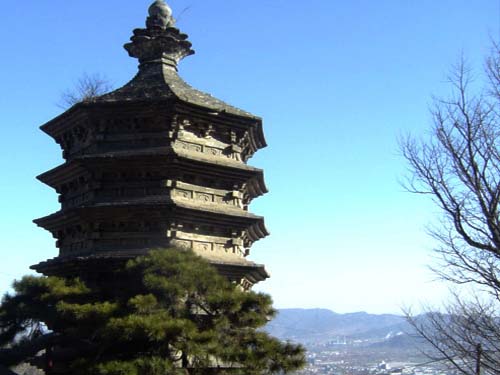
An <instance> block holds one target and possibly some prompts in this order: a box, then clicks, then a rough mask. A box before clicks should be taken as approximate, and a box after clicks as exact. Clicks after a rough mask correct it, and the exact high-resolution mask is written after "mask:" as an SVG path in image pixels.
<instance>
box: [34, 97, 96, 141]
mask: <svg viewBox="0 0 500 375" xmlns="http://www.w3.org/2000/svg"><path fill="white" fill-rule="evenodd" d="M91 104H92V103H91V102H80V103H76V104H75V105H73V106H72V107H71V108H69V109H68V110H66V111H64V112H63V113H61V114H60V115H58V116H56V117H54V118H53V119H52V120H50V121H48V122H46V123H45V124H43V125H41V126H40V129H41V130H42V131H43V132H44V133H46V134H48V135H50V136H51V137H52V138H56V137H57V136H58V135H59V134H60V133H61V132H63V131H64V130H66V128H67V126H68V124H70V123H72V122H74V121H75V120H77V119H78V117H79V116H81V117H85V116H87V113H86V112H85V111H84V109H87V108H88V107H89V106H90V105H91Z"/></svg>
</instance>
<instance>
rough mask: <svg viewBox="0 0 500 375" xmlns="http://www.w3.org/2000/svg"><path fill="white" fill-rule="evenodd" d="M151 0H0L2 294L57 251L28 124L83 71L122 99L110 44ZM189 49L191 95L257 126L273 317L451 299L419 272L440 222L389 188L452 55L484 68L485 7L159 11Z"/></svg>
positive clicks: (119, 60) (47, 114)
mask: <svg viewBox="0 0 500 375" xmlns="http://www.w3.org/2000/svg"><path fill="white" fill-rule="evenodd" d="M149 3H150V1H149V0H135V1H130V2H129V1H118V0H106V1H105V2H102V1H96V0H88V1H62V0H51V1H34V0H28V1H23V2H6V3H5V4H2V10H3V14H4V15H5V16H4V17H3V18H4V19H3V20H2V23H1V24H0V32H1V35H3V39H2V50H3V58H2V59H1V60H0V114H1V118H2V134H3V136H2V137H1V138H0V142H1V150H2V151H1V152H2V157H1V158H0V167H1V170H2V183H1V184H0V207H1V208H2V215H0V228H1V229H0V230H1V236H0V249H1V251H2V257H1V261H0V292H2V291H6V290H7V289H8V287H9V284H10V282H11V280H12V279H13V278H17V277H20V276H21V275H23V274H25V273H26V272H28V267H29V265H31V264H34V263H37V262H39V261H40V260H43V259H46V258H50V257H53V256H56V254H57V253H56V248H55V246H54V241H53V239H52V238H51V236H50V235H49V234H48V233H47V232H45V231H44V230H42V229H40V228H37V227H36V226H35V225H34V224H32V222H31V220H32V219H34V218H37V217H41V216H44V215H46V214H49V213H51V212H54V211H56V210H57V209H58V204H57V197H56V194H55V193H54V192H53V191H52V190H51V189H50V188H48V187H46V186H44V185H43V184H41V183H39V182H38V181H37V180H35V178H34V177H35V176H36V175H38V174H40V173H41V172H43V171H46V170H48V169H50V168H52V167H54V166H56V165H58V164H59V163H61V161H62V159H61V152H60V150H59V148H58V146H57V145H56V144H55V143H54V142H53V140H52V139H51V138H49V137H48V136H46V135H44V134H43V133H42V132H41V131H39V130H38V126H39V125H41V124H43V123H45V122H46V121H48V120H50V119H51V118H52V117H54V116H56V115H57V114H59V113H60V112H61V109H60V108H59V107H58V106H57V103H58V102H59V100H60V95H61V93H62V92H63V91H64V90H66V89H67V88H69V87H71V86H72V85H73V84H74V82H75V80H77V79H78V78H79V77H81V76H82V75H83V74H84V73H89V74H93V73H100V74H102V75H104V76H106V77H108V78H109V79H110V80H111V81H112V82H113V83H114V85H115V87H119V86H121V85H123V84H124V83H126V82H127V81H128V80H129V79H131V78H132V76H133V75H134V74H135V72H136V69H137V68H136V66H137V62H136V60H134V59H132V58H130V57H128V55H127V53H126V52H125V50H123V48H122V45H123V44H124V43H126V42H127V41H128V40H129V37H130V36H131V32H132V29H134V28H136V27H143V25H144V20H145V17H146V14H147V7H148V6H149ZM169 4H170V6H171V7H172V9H173V11H174V16H176V17H177V18H178V23H177V26H178V27H179V28H180V29H181V31H183V32H185V33H187V34H189V37H190V38H189V39H190V41H191V42H192V43H193V48H194V49H195V50H196V55H194V56H191V57H188V58H186V59H185V60H184V61H183V62H182V63H181V65H180V75H181V76H182V77H183V78H184V79H185V80H186V81H188V82H189V83H190V84H192V85H193V86H195V87H197V88H198V89H201V90H203V91H206V92H210V93H211V94H213V95H214V96H216V97H218V98H221V99H223V100H225V101H227V102H229V103H231V104H233V105H235V106H238V107H240V108H243V109H246V110H248V111H250V112H253V113H255V114H257V115H259V116H262V117H263V119H264V131H265V135H266V138H267V141H268V144H269V147H268V148H266V149H264V150H261V151H260V152H258V153H257V155H256V156H255V157H254V158H253V159H251V161H250V163H251V164H252V165H255V166H258V167H261V168H264V170H265V175H266V181H267V185H268V187H269V189H270V193H269V194H267V195H266V196H264V197H261V198H259V199H257V200H256V201H255V202H254V203H253V204H252V211H253V212H255V213H258V214H261V215H264V216H265V218H266V224H267V227H268V228H269V230H270V232H271V236H270V237H268V238H266V239H264V240H262V241H259V242H258V243H256V244H255V245H254V246H253V248H252V252H251V259H252V260H254V261H256V262H259V263H265V264H266V266H267V268H268V269H269V271H270V272H271V274H272V277H271V279H270V280H268V281H266V282H264V283H262V284H259V285H258V287H257V289H258V290H262V291H266V292H268V293H270V294H271V295H272V296H273V298H274V300H275V303H276V306H277V307H325V308H330V309H332V310H334V311H337V312H351V311H359V310H365V311H369V312H373V313H382V312H395V313H398V312H399V311H400V307H401V306H402V305H403V304H416V303H418V302H419V301H430V302H433V303H437V302H438V301H440V300H441V299H442V298H444V296H445V294H446V288H445V286H444V285H442V284H441V283H440V282H438V281H435V280H434V276H433V275H432V274H431V273H430V272H429V271H428V270H427V268H426V265H427V264H430V263H431V262H432V261H433V260H432V258H431V255H432V254H431V252H430V250H431V248H432V246H433V243H432V240H430V239H429V238H428V237H427V236H426V234H425V231H424V227H425V225H426V223H428V222H430V221H431V220H433V218H436V217H437V215H438V212H437V210H436V209H435V208H434V206H433V205H432V203H431V202H429V201H428V200H426V199H425V198H422V197H419V196H414V195H411V194H409V193H405V192H404V191H403V189H402V188H401V187H400V185H399V184H398V179H400V178H401V177H402V176H403V175H404V173H405V168H406V166H405V163H404V161H403V160H402V158H401V157H400V156H399V154H398V146H397V138H398V135H400V134H405V133H407V132H412V133H414V134H416V135H423V134H425V132H426V130H427V129H428V128H429V125H430V116H429V112H428V107H429V104H430V103H431V96H432V95H437V96H446V95H447V94H448V93H449V92H450V87H449V86H448V85H447V83H446V74H447V71H448V70H449V68H450V67H451V65H452V64H454V63H455V62H456V61H457V60H458V58H459V56H460V55H461V54H462V53H463V54H464V56H466V57H467V59H468V61H469V62H470V64H471V65H472V66H473V67H474V68H476V70H477V72H478V73H479V72H480V71H481V69H482V62H483V57H484V56H485V55H486V54H487V53H488V51H489V49H490V47H491V39H497V40H498V36H499V34H500V31H499V30H500V9H499V7H500V5H499V2H498V1H494V0H478V1H473V2H472V1H467V0H440V1H430V0H419V1H413V0H380V1H369V0H354V1H337V0H310V1H309V2H303V1H301V2H299V1H296V0H287V1H285V0H259V1H244V0H231V1H227V0H225V1H222V0H211V1H207V0H203V1H202V0H171V1H169Z"/></svg>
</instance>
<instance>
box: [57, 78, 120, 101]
mask: <svg viewBox="0 0 500 375" xmlns="http://www.w3.org/2000/svg"><path fill="white" fill-rule="evenodd" d="M112 88H113V87H112V85H111V83H110V82H109V80H108V79H106V78H104V77H102V76H101V75H99V74H92V75H88V74H86V73H85V74H84V75H83V76H82V77H81V78H80V79H78V81H76V83H75V86H74V87H73V88H72V89H68V90H66V91H64V92H63V93H62V95H61V102H60V104H59V107H61V108H64V109H66V108H69V107H71V106H73V105H75V104H76V103H80V102H91V101H92V100H93V99H95V98H96V97H98V96H100V95H103V94H105V93H107V92H109V91H111V90H112Z"/></svg>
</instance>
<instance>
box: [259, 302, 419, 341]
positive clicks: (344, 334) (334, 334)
mask: <svg viewBox="0 0 500 375" xmlns="http://www.w3.org/2000/svg"><path fill="white" fill-rule="evenodd" d="M266 330H267V331H268V332H270V333H271V334H272V335H274V336H276V337H279V338H281V339H290V340H294V341H299V342H304V343H309V342H315V343H321V342H328V341H343V340H347V341H349V342H359V341H360V340H361V341H366V342H367V343H368V342H374V341H382V340H388V339H390V338H392V337H396V336H398V335H400V334H401V333H404V332H411V331H412V330H411V327H410V326H409V325H408V324H407V323H406V321H405V319H404V318H403V317H402V316H399V315H391V314H382V315H375V314H368V313H365V312H356V313H349V314H338V313H335V312H333V311H330V310H327V309H281V310H279V312H278V315H277V317H276V318H275V319H274V320H272V321H271V322H270V323H269V324H268V325H267V327H266Z"/></svg>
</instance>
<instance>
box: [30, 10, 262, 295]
mask: <svg viewBox="0 0 500 375" xmlns="http://www.w3.org/2000/svg"><path fill="white" fill-rule="evenodd" d="M125 49H126V50H127V51H128V53H129V54H130V56H132V57H135V58H138V60H139V72H138V73H137V75H136V76H135V77H134V78H133V79H132V80H131V81H130V82H129V83H127V84H126V85H125V86H123V87H121V88H119V89H117V90H115V91H113V92H110V93H108V94H105V95H102V96H99V97H96V98H92V99H89V100H86V101H83V102H81V103H78V104H76V105H74V106H73V107H71V108H70V109H69V110H67V111H66V112H64V113H63V114H61V115H60V116H58V117H56V118H54V119H53V120H51V121H49V122H48V123H46V124H45V125H43V126H41V129H42V130H43V131H44V132H45V133H47V134H48V135H50V136H51V137H52V138H54V140H55V141H56V142H57V143H58V144H59V145H60V146H61V148H62V150H63V157H64V159H65V162H64V164H62V165H60V166H58V167H56V168H54V169H52V170H50V171H48V172H45V173H43V174H41V175H40V176H38V179H39V180H40V181H42V182H43V183H45V184H47V185H49V186H51V187H53V188H54V189H55V190H56V191H57V193H58V194H59V201H60V203H61V209H60V210H59V211H58V212H56V213H54V214H52V215H49V216H46V217H43V218H40V219H37V220H35V223H36V224H37V225H39V226H41V227H43V228H45V229H46V230H48V231H50V232H51V233H52V234H53V236H54V237H55V238H56V239H57V243H56V244H57V246H58V248H59V255H58V256H57V257H55V258H53V259H49V260H47V261H45V262H42V263H39V264H37V265H35V266H33V267H32V268H34V269H35V270H37V271H39V272H42V273H44V274H47V275H65V274H82V275H83V276H85V274H86V273H87V274H88V273H92V272H105V271H106V269H107V268H108V269H109V267H110V266H111V265H112V264H114V263H116V262H120V261H123V260H124V259H128V258H130V257H134V256H137V255H140V254H144V253H145V252H147V251H148V250H149V249H151V248H158V247H167V246H175V247H178V248H180V249H182V248H189V249H192V250H193V251H195V252H196V253H198V254H200V255H201V256H203V257H205V258H207V259H208V260H209V261H210V262H211V263H213V264H214V265H215V266H216V267H218V268H219V270H220V271H221V273H223V274H225V275H227V276H228V277H230V278H231V279H232V280H234V281H237V282H240V283H241V284H242V285H243V286H244V287H249V286H251V285H253V284H254V283H256V282H258V281H260V280H263V279H265V278H266V277H268V275H267V272H266V271H265V269H264V267H263V266H262V265H258V264H255V263H253V262H251V261H249V260H247V258H246V256H247V255H248V253H249V248H250V246H251V245H252V243H253V242H255V241H257V240H259V239H261V238H263V237H265V236H266V235H267V234H268V233H267V230H266V228H265V225H264V219H263V218H262V217H260V216H256V215H253V214H251V213H249V212H248V205H249V204H250V202H251V201H252V199H254V198H256V197H258V196H260V195H262V194H264V193H266V192H267V189H266V186H265V183H264V179H263V172H262V170H260V169H258V168H254V167H251V166H249V165H247V164H246V163H247V161H248V159H249V158H250V157H251V156H252V155H253V154H254V153H255V152H256V151H257V150H258V149H260V148H262V147H265V146H266V142H265V139H264V135H263V132H262V120H261V119H260V118H259V117H257V116H254V115H252V114H250V113H248V112H246V111H243V110H240V109H238V108H236V107H233V106H231V105H229V104H226V103H224V102H223V101H221V100H218V99H216V98H214V97H212V96H211V95H209V94H206V93H203V92H201V91H198V90H196V89H194V88H192V87H191V86H189V85H188V84H187V83H186V82H184V81H183V80H182V79H181V78H180V77H179V75H178V73H177V64H178V62H179V61H180V60H181V59H182V58H184V57H186V56H189V55H192V54H193V53H194V51H193V50H192V49H191V43H190V42H189V41H188V40H187V35H185V34H182V33H181V32H180V31H179V30H178V29H177V28H175V22H174V19H173V18H172V13H171V10H170V8H169V7H168V6H167V5H166V4H165V3H164V2H163V1H162V0H157V1H155V2H154V3H153V4H152V5H151V7H150V8H149V17H148V18H147V20H146V28H142V29H136V30H134V32H133V36H132V37H131V42H130V43H127V44H125Z"/></svg>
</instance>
